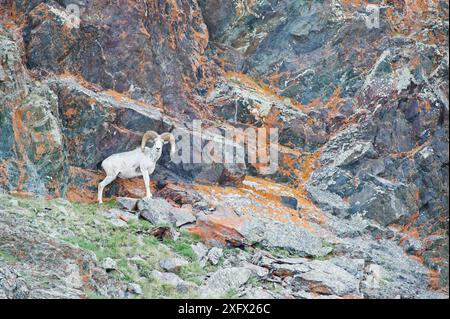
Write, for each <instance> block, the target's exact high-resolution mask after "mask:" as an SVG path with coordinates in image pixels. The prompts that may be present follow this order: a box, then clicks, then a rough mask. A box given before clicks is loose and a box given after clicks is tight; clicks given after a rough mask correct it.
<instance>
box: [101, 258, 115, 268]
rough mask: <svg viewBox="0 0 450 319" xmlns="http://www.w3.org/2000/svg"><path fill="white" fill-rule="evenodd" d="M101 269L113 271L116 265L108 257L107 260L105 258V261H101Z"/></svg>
mask: <svg viewBox="0 0 450 319" xmlns="http://www.w3.org/2000/svg"><path fill="white" fill-rule="evenodd" d="M102 267H103V269H105V270H106V271H111V270H115V269H117V263H116V261H115V260H114V259H112V258H109V257H108V258H105V260H103V262H102Z"/></svg>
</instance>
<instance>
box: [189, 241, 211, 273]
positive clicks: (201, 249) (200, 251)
mask: <svg viewBox="0 0 450 319" xmlns="http://www.w3.org/2000/svg"><path fill="white" fill-rule="evenodd" d="M191 248H192V250H193V251H194V253H195V255H196V256H197V260H198V262H199V264H200V266H201V267H205V266H206V262H207V260H208V259H207V256H206V254H207V253H208V248H206V246H205V245H204V244H202V243H197V244H195V245H194V244H192V245H191Z"/></svg>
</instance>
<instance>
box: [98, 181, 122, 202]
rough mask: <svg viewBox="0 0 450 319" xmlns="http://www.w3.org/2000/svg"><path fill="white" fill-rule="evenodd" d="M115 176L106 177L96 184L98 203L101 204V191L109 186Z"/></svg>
mask: <svg viewBox="0 0 450 319" xmlns="http://www.w3.org/2000/svg"><path fill="white" fill-rule="evenodd" d="M116 177H117V176H106V177H105V179H104V180H103V181H101V182H100V184H98V203H99V204H103V189H104V188H105V187H106V186H108V185H109V184H111V183H112V182H113V181H114V180H115V179H116Z"/></svg>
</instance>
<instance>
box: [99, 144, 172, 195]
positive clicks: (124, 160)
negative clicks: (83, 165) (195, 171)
mask: <svg viewBox="0 0 450 319" xmlns="http://www.w3.org/2000/svg"><path fill="white" fill-rule="evenodd" d="M153 142H154V144H153V147H152V148H149V147H145V149H144V151H143V150H142V149H141V148H140V147H139V148H137V149H135V150H133V151H129V152H124V153H117V154H113V155H111V156H110V157H108V158H106V159H105V160H104V161H103V162H102V168H103V170H104V171H105V172H106V178H105V179H104V180H103V181H102V182H101V183H100V184H99V185H98V202H99V203H100V204H102V203H103V199H102V197H103V189H104V188H105V187H106V186H107V185H109V184H110V183H112V182H113V181H114V180H115V179H116V178H117V177H119V178H125V179H127V178H133V177H138V176H142V177H143V178H144V183H145V191H146V198H150V197H152V193H151V191H150V174H152V173H153V172H154V171H155V166H156V162H157V161H158V160H159V158H160V157H161V154H162V148H163V145H164V144H166V143H168V142H166V141H164V140H163V139H162V138H161V137H157V138H155V139H154V140H153ZM174 152H175V146H174V145H172V148H171V153H172V154H173V153H174Z"/></svg>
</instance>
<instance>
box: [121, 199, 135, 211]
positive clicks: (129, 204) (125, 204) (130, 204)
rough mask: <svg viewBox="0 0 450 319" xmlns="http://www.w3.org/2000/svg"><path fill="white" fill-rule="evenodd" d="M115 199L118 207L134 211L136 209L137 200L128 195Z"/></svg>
mask: <svg viewBox="0 0 450 319" xmlns="http://www.w3.org/2000/svg"><path fill="white" fill-rule="evenodd" d="M116 201H117V204H118V205H119V207H120V208H122V209H125V210H129V211H135V210H136V209H137V202H138V201H139V200H138V199H136V198H130V197H117V199H116Z"/></svg>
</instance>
